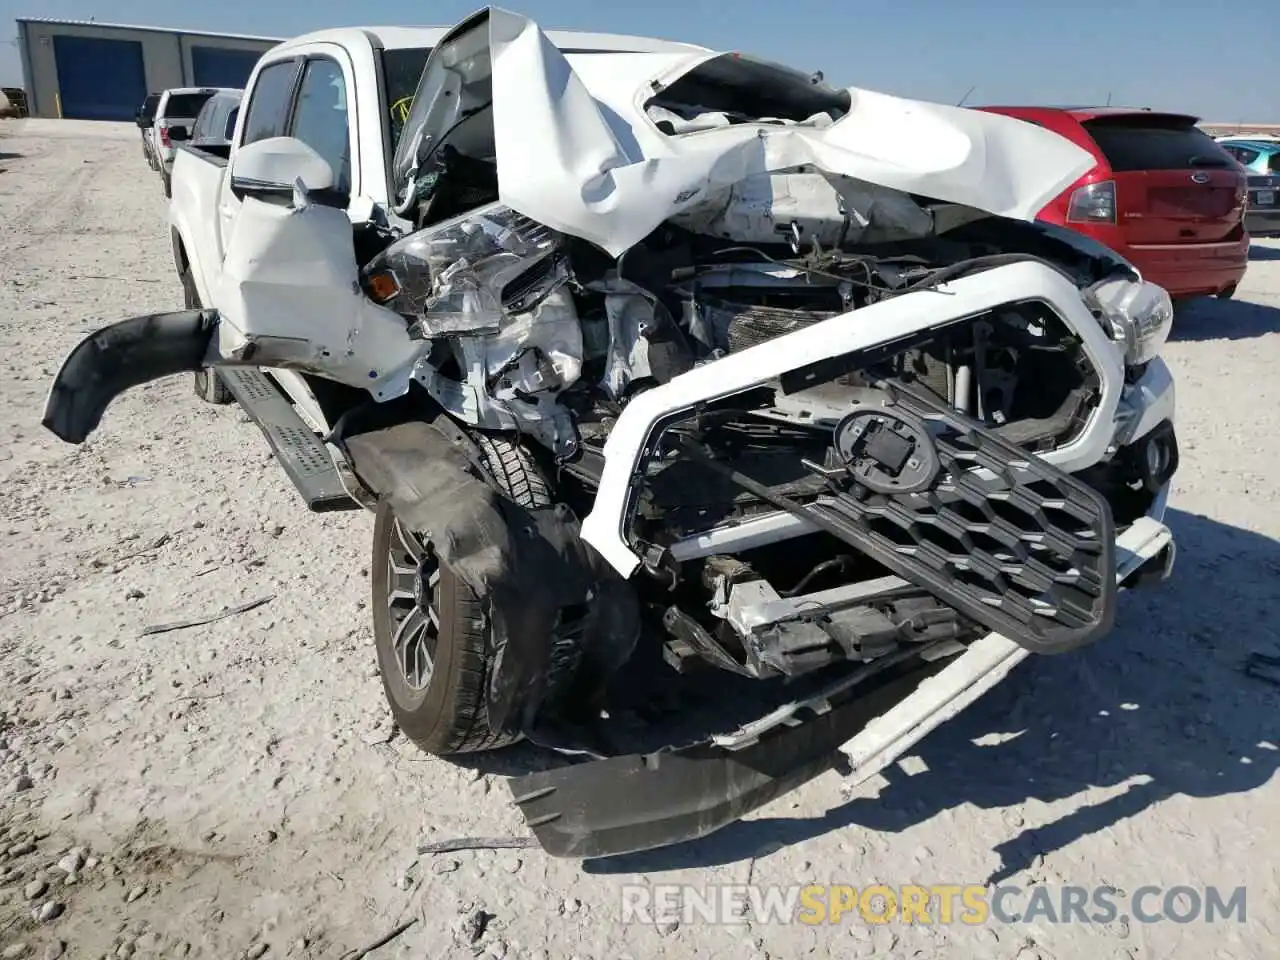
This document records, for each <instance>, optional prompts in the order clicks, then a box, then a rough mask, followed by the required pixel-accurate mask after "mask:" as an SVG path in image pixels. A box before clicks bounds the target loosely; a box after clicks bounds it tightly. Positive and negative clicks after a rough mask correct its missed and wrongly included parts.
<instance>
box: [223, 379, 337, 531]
mask: <svg viewBox="0 0 1280 960" xmlns="http://www.w3.org/2000/svg"><path fill="white" fill-rule="evenodd" d="M217 376H219V377H221V378H222V380H223V382H224V383H225V384H226V385H227V389H228V390H229V391H230V392H231V395H232V396H233V397H235V399H236V403H238V404H240V407H241V409H243V410H244V412H245V413H246V414H248V415H249V418H250V419H251V420H253V422H254V423H256V424H257V425H258V428H259V429H260V430H261V431H262V433H263V435H264V436H265V437H266V438H267V443H268V444H269V445H270V447H271V451H272V452H273V453H274V454H275V455H276V459H277V460H279V461H280V466H282V467H284V472H285V473H286V474H288V476H289V479H290V480H291V481H293V485H294V486H295V487H297V488H298V493H299V494H301V496H302V499H303V500H304V501H305V502H306V504H307V508H308V509H309V510H313V511H315V512H316V513H327V512H330V511H334V510H359V509H360V504H358V503H356V501H355V500H353V499H351V496H350V495H349V494H348V493H347V491H346V488H345V487H343V485H342V478H341V477H340V476H339V474H338V471H337V468H335V467H334V464H333V458H332V457H331V456H330V455H329V451H328V450H326V449H325V446H324V443H323V442H322V441H321V440H320V438H319V437H317V436H316V435H315V432H314V431H313V430H312V429H311V428H310V427H309V426H307V424H306V422H305V421H304V420H303V419H302V418H301V417H300V416H298V414H297V413H296V412H295V411H294V409H293V405H292V404H291V403H290V402H289V401H288V399H287V398H286V397H285V396H284V394H282V393H281V392H280V391H279V390H277V389H276V387H275V384H273V383H272V382H271V381H270V380H269V379H268V378H267V377H266V375H265V374H263V373H262V372H261V371H260V370H257V369H256V368H254V367H219V368H218V369H217Z"/></svg>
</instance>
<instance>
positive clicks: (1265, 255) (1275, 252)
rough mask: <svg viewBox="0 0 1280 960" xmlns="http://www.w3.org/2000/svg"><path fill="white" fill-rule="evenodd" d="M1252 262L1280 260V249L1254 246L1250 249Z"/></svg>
mask: <svg viewBox="0 0 1280 960" xmlns="http://www.w3.org/2000/svg"><path fill="white" fill-rule="evenodd" d="M1249 259H1250V260H1280V247H1261V246H1258V244H1256V243H1255V244H1253V245H1252V246H1250V247H1249Z"/></svg>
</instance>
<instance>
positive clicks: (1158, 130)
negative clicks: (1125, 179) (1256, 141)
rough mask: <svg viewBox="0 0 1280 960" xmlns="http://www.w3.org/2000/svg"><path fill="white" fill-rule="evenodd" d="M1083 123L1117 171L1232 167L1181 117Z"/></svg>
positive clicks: (1132, 117) (1229, 160)
mask: <svg viewBox="0 0 1280 960" xmlns="http://www.w3.org/2000/svg"><path fill="white" fill-rule="evenodd" d="M1083 126H1084V128H1085V130H1087V131H1088V132H1089V136H1091V137H1092V138H1093V140H1094V142H1095V143H1096V144H1097V145H1098V148H1099V149H1100V150H1101V151H1102V155H1103V156H1105V157H1106V158H1107V162H1108V163H1109V164H1110V165H1111V169H1112V170H1114V171H1116V172H1117V173H1122V172H1124V171H1127V170H1191V169H1195V168H1200V167H1225V168H1228V169H1230V168H1231V167H1234V166H1235V161H1234V160H1233V159H1232V158H1231V156H1230V154H1228V153H1227V152H1226V151H1225V150H1223V149H1222V148H1221V147H1220V146H1218V144H1217V143H1215V142H1214V141H1213V138H1212V137H1210V136H1209V135H1208V134H1206V133H1205V132H1204V131H1202V130H1199V129H1197V128H1196V126H1195V124H1194V123H1192V122H1191V121H1190V120H1189V119H1186V118H1183V117H1169V116H1159V115H1153V116H1144V115H1141V114H1137V115H1122V116H1118V117H1098V118H1096V119H1093V120H1086V121H1085V122H1084V124H1083Z"/></svg>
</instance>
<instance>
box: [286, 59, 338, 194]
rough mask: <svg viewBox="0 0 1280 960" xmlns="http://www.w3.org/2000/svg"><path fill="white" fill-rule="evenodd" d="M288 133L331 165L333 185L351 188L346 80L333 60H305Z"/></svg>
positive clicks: (336, 187)
mask: <svg viewBox="0 0 1280 960" xmlns="http://www.w3.org/2000/svg"><path fill="white" fill-rule="evenodd" d="M290 133H291V134H292V135H293V136H295V137H297V138H298V139H299V140H301V141H302V142H303V143H305V144H306V145H307V146H309V147H310V148H311V149H312V150H314V151H315V152H316V153H318V154H320V156H322V157H324V159H325V160H327V161H329V165H330V166H331V167H333V173H334V177H335V183H334V187H335V189H336V190H338V191H339V192H342V193H348V192H350V190H351V138H350V131H349V124H348V117H347V84H346V80H345V79H344V78H343V76H342V67H340V66H339V65H338V64H337V62H335V61H333V60H330V59H328V58H327V57H320V58H316V59H313V60H308V61H307V65H306V67H305V69H304V70H303V74H302V83H301V84H300V85H299V87H298V102H297V104H296V105H295V106H294V110H293V123H292V125H291V130H290Z"/></svg>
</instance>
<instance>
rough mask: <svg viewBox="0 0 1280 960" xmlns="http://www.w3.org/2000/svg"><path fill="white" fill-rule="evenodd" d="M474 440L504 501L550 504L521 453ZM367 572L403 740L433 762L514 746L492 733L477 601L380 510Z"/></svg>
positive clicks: (384, 507) (510, 738)
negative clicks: (436, 757)
mask: <svg viewBox="0 0 1280 960" xmlns="http://www.w3.org/2000/svg"><path fill="white" fill-rule="evenodd" d="M475 440H476V442H477V445H478V446H479V447H480V450H481V453H482V454H483V455H484V459H485V463H486V466H487V467H488V469H489V472H490V475H491V476H492V477H493V479H494V481H495V483H496V484H497V486H498V487H499V489H501V490H502V491H503V492H504V493H505V494H506V495H507V496H509V497H511V499H513V500H514V501H515V502H517V503H518V504H520V505H521V506H523V507H527V508H537V507H546V506H550V505H551V497H550V493H549V490H548V488H547V484H546V481H545V480H544V479H543V478H542V475H541V473H540V472H539V471H538V469H537V466H536V464H535V463H534V461H533V459H532V458H531V457H530V456H529V454H528V452H527V451H525V450H524V448H522V447H520V446H519V445H518V444H516V443H513V442H511V441H510V440H507V439H505V438H501V437H491V436H477V437H475ZM371 571H372V576H371V578H370V579H371V580H372V587H373V636H374V646H375V648H376V650H377V655H378V667H379V671H380V672H381V674H382V686H383V689H384V691H385V692H386V696H387V703H388V704H389V705H390V707H391V713H392V716H393V717H394V718H395V721H396V723H397V725H398V726H399V727H400V729H401V730H403V731H404V733H405V736H407V737H408V738H409V739H410V740H412V741H413V742H414V743H415V744H417V745H418V746H419V747H421V748H422V749H423V750H425V751H427V752H428V753H432V754H436V755H447V754H457V753H474V752H478V751H482V750H494V749H497V748H499V747H503V746H507V745H508V744H510V743H513V742H515V741H516V740H517V739H519V737H518V736H517V735H511V734H506V733H496V732H494V730H493V729H492V728H491V727H490V725H489V709H488V706H489V705H488V696H487V692H488V685H489V675H490V673H491V672H492V669H493V661H494V657H495V653H496V651H495V650H494V648H493V641H492V637H491V636H490V632H489V627H488V624H487V623H486V621H485V617H484V608H483V605H482V603H481V601H480V598H479V597H477V596H476V595H475V593H474V592H473V591H472V590H471V589H470V587H468V586H467V585H466V584H465V583H464V582H463V581H462V580H461V579H459V578H458V577H457V576H456V575H455V574H454V573H453V571H452V570H450V569H449V568H448V567H447V566H445V565H444V564H443V563H441V562H440V561H439V559H438V558H437V557H436V556H435V554H434V551H433V550H432V547H431V543H430V540H429V539H428V538H427V537H424V536H422V535H421V534H418V533H416V532H414V531H411V530H409V529H408V528H407V527H406V526H405V524H403V523H402V522H401V521H400V520H399V519H397V518H396V516H395V514H394V512H393V511H392V510H391V508H390V506H389V505H388V504H386V503H382V504H380V505H379V507H378V511H377V519H376V521H375V523H374V531H373V564H372V568H371Z"/></svg>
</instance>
